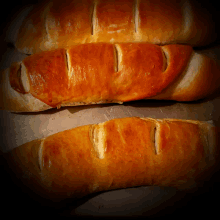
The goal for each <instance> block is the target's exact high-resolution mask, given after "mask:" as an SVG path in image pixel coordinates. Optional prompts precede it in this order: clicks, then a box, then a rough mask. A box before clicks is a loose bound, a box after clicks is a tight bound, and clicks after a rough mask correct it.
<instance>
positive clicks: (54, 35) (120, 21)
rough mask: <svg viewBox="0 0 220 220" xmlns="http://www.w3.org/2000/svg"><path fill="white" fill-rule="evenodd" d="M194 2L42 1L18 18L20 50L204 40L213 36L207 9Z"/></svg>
mask: <svg viewBox="0 0 220 220" xmlns="http://www.w3.org/2000/svg"><path fill="white" fill-rule="evenodd" d="M207 4H208V2H206V5H205V6H206V7H202V6H200V4H199V3H196V1H193V0H192V1H189V0H181V1H178V3H177V1H174V0H172V1H168V2H164V1H162V0H153V1H152V0H147V1H146V0H114V1H112V0H107V1H106V0H80V1H79V0H75V1H74V0H67V1H63V2H60V1H58V0H53V1H43V3H41V4H38V5H36V6H35V7H34V8H33V10H32V11H30V13H29V15H28V16H27V17H26V18H25V19H24V21H23V24H22V25H21V27H20V29H19V33H18V36H17V41H16V47H17V49H18V50H19V51H20V52H23V53H26V54H33V53H36V52H39V51H42V50H52V49H57V48H63V47H69V46H73V45H75V44H84V43H98V42H105V43H125V42H131V43H133V42H145V43H153V44H177V43H178V44H188V45H192V46H202V45H208V44H209V43H211V42H213V41H215V40H216V37H217V36H216V28H215V24H214V21H213V20H212V16H213V15H212V12H210V11H209V10H206V8H207Z"/></svg>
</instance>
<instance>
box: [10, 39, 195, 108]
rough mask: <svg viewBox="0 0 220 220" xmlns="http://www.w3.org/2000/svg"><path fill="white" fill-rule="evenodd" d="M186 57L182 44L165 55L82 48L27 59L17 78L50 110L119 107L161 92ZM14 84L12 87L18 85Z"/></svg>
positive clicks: (143, 48)
mask: <svg viewBox="0 0 220 220" xmlns="http://www.w3.org/2000/svg"><path fill="white" fill-rule="evenodd" d="M191 53H192V48H191V47H190V46H184V45H169V46H167V50H166V51H165V53H164V51H163V50H162V48H161V47H160V46H157V45H153V44H144V43H133V44H129V43H124V44H116V45H113V44H104V43H97V44H83V45H76V46H73V47H71V48H67V49H56V50H52V51H44V52H41V53H36V54H34V55H31V56H28V57H26V58H25V59H24V60H23V61H22V68H21V74H23V75H27V77H26V82H25V84H27V85H28V86H27V87H29V93H28V94H27V95H31V96H33V98H34V99H37V100H39V101H41V102H43V103H45V104H46V105H47V106H50V107H60V106H65V105H75V104H76V103H84V104H90V103H100V102H103V103H109V102H113V101H114V102H116V103H121V102H126V101H131V100H139V99H143V98H149V97H152V96H155V95H156V94H158V93H161V91H162V90H163V89H165V88H166V87H168V86H169V84H171V83H172V82H173V81H174V80H175V79H176V78H177V77H178V76H179V75H181V73H182V72H183V70H184V69H185V68H186V65H187V63H188V61H189V59H190V55H191ZM176 63H178V65H176ZM13 65H16V64H13ZM17 65H18V64H17ZM19 65H20V64H19ZM21 74H20V75H21ZM13 75H14V78H13V79H16V80H17V81H19V82H20V81H21V79H19V75H18V74H13ZM16 77H17V78H16ZM13 82H14V81H12V80H11V81H10V83H11V86H13V88H15V87H16V85H20V84H14V83H13ZM19 88H20V87H18V88H15V89H16V91H19ZM11 89H12V88H11ZM6 96H7V94H6ZM40 110H42V109H41V107H39V111H40Z"/></svg>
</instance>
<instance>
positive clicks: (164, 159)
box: [6, 117, 218, 200]
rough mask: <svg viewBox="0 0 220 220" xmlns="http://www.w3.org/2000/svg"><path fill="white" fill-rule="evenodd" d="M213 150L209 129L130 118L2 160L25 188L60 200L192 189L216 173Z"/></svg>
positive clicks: (70, 133)
mask: <svg viewBox="0 0 220 220" xmlns="http://www.w3.org/2000/svg"><path fill="white" fill-rule="evenodd" d="M217 145H218V134H217V130H216V127H214V126H213V125H212V124H209V123H205V122H200V121H192V120H177V119H152V118H137V117H131V118H122V119H113V120H110V121H107V122H104V123H100V124H97V125H86V126H82V127H77V128H74V129H71V130H66V131H63V132H60V133H57V134H54V135H52V136H49V137H47V138H44V139H41V140H35V141H32V142H29V143H26V144H24V145H22V146H20V147H18V148H15V149H13V150H12V151H11V152H9V153H7V154H6V156H7V159H8V164H9V167H10V169H11V171H12V172H13V175H16V176H17V178H18V179H21V180H23V184H24V185H27V186H28V187H29V188H30V189H31V190H33V191H34V192H35V193H37V194H39V195H40V196H42V197H44V198H48V199H52V200H59V199H65V198H79V197H82V196H85V195H89V194H91V193H94V192H101V191H106V190H112V189H118V188H127V187H134V186H151V185H156V186H170V187H176V188H178V189H184V190H185V189H189V188H193V187H195V186H197V184H198V183H199V181H203V180H204V179H206V178H207V173H211V170H212V169H213V167H215V165H216V161H217V157H218V152H217Z"/></svg>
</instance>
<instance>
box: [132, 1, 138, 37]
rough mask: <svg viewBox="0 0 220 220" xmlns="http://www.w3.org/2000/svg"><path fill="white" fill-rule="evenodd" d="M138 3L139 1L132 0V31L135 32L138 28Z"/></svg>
mask: <svg viewBox="0 0 220 220" xmlns="http://www.w3.org/2000/svg"><path fill="white" fill-rule="evenodd" d="M138 4H139V1H138V0H135V1H134V8H133V10H134V11H133V13H134V32H135V33H137V30H138V17H139V11H138Z"/></svg>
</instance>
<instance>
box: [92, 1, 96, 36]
mask: <svg viewBox="0 0 220 220" xmlns="http://www.w3.org/2000/svg"><path fill="white" fill-rule="evenodd" d="M96 5H97V3H96V1H94V3H93V5H92V10H91V11H92V12H91V35H94V34H95V17H96Z"/></svg>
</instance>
